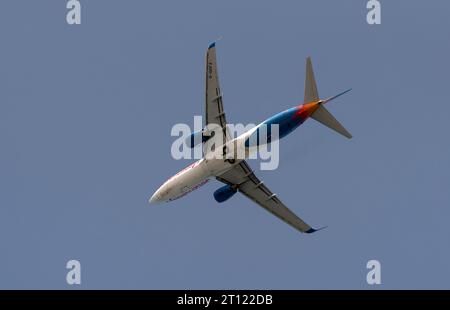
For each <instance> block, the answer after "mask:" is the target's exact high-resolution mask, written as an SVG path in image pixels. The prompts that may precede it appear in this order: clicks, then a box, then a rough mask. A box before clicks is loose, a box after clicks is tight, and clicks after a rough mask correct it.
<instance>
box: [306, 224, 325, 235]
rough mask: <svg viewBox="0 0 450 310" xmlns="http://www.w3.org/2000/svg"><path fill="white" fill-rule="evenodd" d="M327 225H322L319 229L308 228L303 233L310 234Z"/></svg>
mask: <svg viewBox="0 0 450 310" xmlns="http://www.w3.org/2000/svg"><path fill="white" fill-rule="evenodd" d="M327 227H328V226H324V227H322V228H319V229H314V228H310V229H308V230H307V231H305V233H307V234H312V233H315V232H316V231H319V230H322V229H325V228H327Z"/></svg>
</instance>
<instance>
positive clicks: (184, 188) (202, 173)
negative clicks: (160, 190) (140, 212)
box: [166, 161, 210, 201]
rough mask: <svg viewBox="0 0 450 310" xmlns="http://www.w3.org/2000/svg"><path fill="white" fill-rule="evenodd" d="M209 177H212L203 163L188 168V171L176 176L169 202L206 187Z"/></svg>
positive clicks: (172, 182) (171, 186)
mask: <svg viewBox="0 0 450 310" xmlns="http://www.w3.org/2000/svg"><path fill="white" fill-rule="evenodd" d="M209 177H210V175H209V174H208V171H207V170H206V169H205V167H204V164H203V163H202V161H199V162H196V163H194V164H192V165H191V166H188V167H187V169H185V170H184V171H182V172H181V173H179V174H178V175H176V176H175V177H174V179H173V180H172V181H171V182H170V183H171V184H169V186H170V195H168V197H166V199H167V201H172V200H176V199H179V198H181V197H184V196H186V195H187V194H189V193H190V192H192V191H194V190H196V189H198V188H199V187H201V186H203V185H205V184H206V183H207V182H208V181H209Z"/></svg>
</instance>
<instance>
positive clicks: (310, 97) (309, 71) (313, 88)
mask: <svg viewBox="0 0 450 310" xmlns="http://www.w3.org/2000/svg"><path fill="white" fill-rule="evenodd" d="M317 100H319V92H318V91H317V85H316V79H315V78H314V71H313V67H312V63H311V57H308V58H307V59H306V79H305V97H304V101H303V102H304V103H308V102H313V101H317Z"/></svg>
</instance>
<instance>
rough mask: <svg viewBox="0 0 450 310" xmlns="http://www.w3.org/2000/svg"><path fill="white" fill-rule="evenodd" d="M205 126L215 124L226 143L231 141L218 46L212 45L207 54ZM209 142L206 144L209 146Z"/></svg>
mask: <svg viewBox="0 0 450 310" xmlns="http://www.w3.org/2000/svg"><path fill="white" fill-rule="evenodd" d="M205 73H206V77H205V81H206V86H205V126H208V125H211V124H215V125H218V126H219V127H220V128H221V129H222V134H223V138H224V140H223V141H224V142H225V141H227V140H228V139H229V135H228V131H227V127H226V125H227V121H226V117H225V111H224V109H223V102H222V93H221V91H220V85H219V74H218V72H217V59H216V45H215V43H212V44H211V45H210V46H209V47H208V51H207V52H206V68H205ZM207 143H208V142H206V144H207Z"/></svg>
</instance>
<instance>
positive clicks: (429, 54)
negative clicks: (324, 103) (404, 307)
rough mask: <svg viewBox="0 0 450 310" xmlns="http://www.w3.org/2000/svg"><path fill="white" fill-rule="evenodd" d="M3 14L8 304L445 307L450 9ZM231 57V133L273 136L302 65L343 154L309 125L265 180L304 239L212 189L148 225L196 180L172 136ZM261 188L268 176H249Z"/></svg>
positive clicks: (0, 114)
mask: <svg viewBox="0 0 450 310" xmlns="http://www.w3.org/2000/svg"><path fill="white" fill-rule="evenodd" d="M81 2H82V24H81V25H79V26H69V25H67V23H66V20H65V14H66V8H65V4H66V3H65V1H23V0H20V1H19V0H14V1H13V0H6V1H2V3H1V4H0V38H2V44H1V45H2V48H1V50H0V143H1V152H0V171H1V173H0V188H1V195H0V244H1V247H2V250H1V254H2V255H1V256H0V288H19V289H20V288H61V289H66V288H67V289H74V288H77V287H71V286H69V285H67V283H66V281H65V279H66V273H67V270H66V268H65V265H66V262H67V261H69V260H71V259H77V260H79V261H80V262H81V266H82V284H81V288H86V289H88V288H92V289H96V288H104V289H108V288H124V289H131V288H142V289H162V288H164V289H165V288H167V289H185V288H190V289H225V288H239V289H246V288H258V289H310V288H326V289H329V288H337V289H346V288H356V289H376V288H377V287H375V288H374V287H372V286H369V285H367V283H366V273H367V269H366V263H367V261H368V260H371V259H377V260H379V261H380V262H381V267H382V285H381V286H379V287H378V288H386V289H387V288H394V289H397V288H449V285H448V280H447V279H448V278H449V277H450V267H449V265H448V262H449V260H450V249H449V246H448V244H449V242H448V237H449V236H450V228H449V225H448V219H449V217H450V209H449V206H450V194H449V190H448V189H449V185H450V164H449V158H450V143H449V139H448V133H449V132H450V125H449V124H450V123H449V122H448V118H449V114H450V105H449V103H448V100H447V99H446V98H448V72H449V69H450V68H449V62H448V55H450V41H449V37H450V36H449V29H450V21H449V19H448V12H449V9H450V3H448V2H447V1H437V0H436V1H433V3H432V4H431V3H429V2H426V1H406V0H402V1H381V2H382V24H381V25H378V26H370V25H368V24H367V23H366V12H367V10H366V7H365V5H366V1H351V0H345V1H331V0H330V1H325V0H320V1H317V0H315V1H312V0H311V1H278V2H275V1H260V0H258V1H256V0H254V1H226V2H223V1H144V0H135V1H123V0H122V1H119V0H108V1H106V0H97V1H81ZM219 36H223V39H222V40H221V41H220V42H219V43H218V45H217V48H218V64H219V73H220V81H221V88H222V92H223V94H224V107H225V110H226V112H227V119H228V121H229V122H234V123H258V122H260V121H262V120H264V119H266V118H267V117H269V116H271V115H272V114H275V113H277V112H279V111H281V110H284V109H286V108H289V107H291V106H294V105H297V104H299V103H301V101H302V98H303V83H304V81H303V80H304V70H305V59H306V57H307V56H312V59H313V64H314V68H315V73H316V79H317V82H318V88H319V93H320V94H321V95H322V96H323V97H328V96H331V95H334V94H336V93H338V92H339V91H341V90H344V89H347V88H350V87H352V88H353V91H352V92H350V93H349V94H347V95H345V96H343V97H342V98H339V99H338V100H336V101H335V102H332V103H331V104H330V108H329V109H330V111H332V112H333V114H334V115H335V116H336V117H337V118H338V119H339V120H340V121H341V122H342V123H343V124H344V125H345V126H346V127H347V128H348V130H349V131H350V132H351V133H352V134H353V136H354V138H353V139H352V140H347V139H345V138H343V137H341V136H339V135H337V134H335V133H334V132H332V131H331V130H329V129H327V128H325V127H324V126H321V125H320V124H317V123H314V122H313V121H308V122H306V123H305V124H304V125H302V126H301V127H300V128H299V129H298V130H297V131H296V132H294V133H293V134H291V135H290V136H288V137H286V138H285V139H283V140H282V141H281V144H280V147H281V161H280V166H279V168H278V169H277V170H276V171H257V174H258V175H259V177H260V178H261V179H263V180H264V182H265V184H266V185H268V186H269V187H270V188H271V189H272V190H273V191H274V192H276V193H277V194H278V196H279V197H280V198H281V199H282V200H283V202H284V203H285V204H286V205H287V206H288V207H290V208H291V209H292V210H293V211H294V212H296V213H297V214H299V215H300V216H301V217H302V218H304V219H305V221H307V222H308V223H310V224H311V225H313V226H315V227H320V226H324V225H328V226H329V227H328V228H327V229H326V230H324V231H321V232H319V233H316V234H313V235H303V234H299V233H298V232H297V231H295V230H293V229H292V228H291V227H289V226H288V225H286V224H284V223H283V222H281V221H279V220H278V219H276V218H274V217H273V216H271V215H270V214H269V213H267V212H266V211H264V210H263V209H261V208H260V207H258V206H256V205H254V204H253V203H252V202H251V201H249V200H248V199H247V198H245V197H242V196H239V195H235V196H234V197H233V198H232V199H230V200H229V201H228V202H226V203H224V204H220V205H219V204H217V203H216V202H215V201H214V198H213V196H212V193H213V191H214V190H216V189H217V188H218V187H219V186H220V184H219V183H218V182H215V181H214V182H210V183H208V184H207V185H205V186H204V187H202V188H201V189H199V190H198V191H195V192H193V193H191V194H190V195H188V196H186V197H185V198H183V199H181V200H177V201H175V202H173V203H171V204H167V205H163V206H152V205H149V204H148V203H147V199H148V198H149V197H150V195H151V194H152V193H153V192H154V191H155V190H156V189H157V187H158V186H159V185H160V184H161V183H162V182H163V181H165V180H166V179H167V178H169V177H170V176H171V175H173V174H175V173H176V172H177V171H178V170H180V169H181V168H183V167H185V166H187V165H188V164H189V163H190V162H189V161H175V160H173V159H172V158H171V156H170V146H171V144H172V142H173V140H174V138H173V137H171V136H170V130H171V128H172V126H173V125H174V124H175V123H180V122H183V123H191V124H192V123H193V115H201V114H202V112H203V109H204V63H203V62H204V53H205V50H206V47H207V46H208V44H209V42H211V41H212V40H214V39H216V38H217V37H219ZM250 165H251V166H252V167H254V168H255V169H256V168H258V166H259V163H258V162H254V161H251V162H250Z"/></svg>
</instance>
